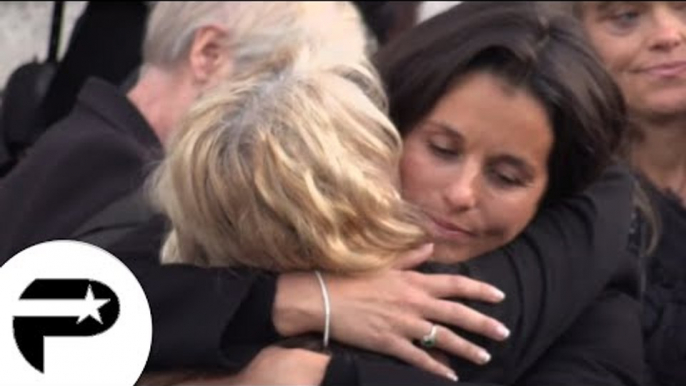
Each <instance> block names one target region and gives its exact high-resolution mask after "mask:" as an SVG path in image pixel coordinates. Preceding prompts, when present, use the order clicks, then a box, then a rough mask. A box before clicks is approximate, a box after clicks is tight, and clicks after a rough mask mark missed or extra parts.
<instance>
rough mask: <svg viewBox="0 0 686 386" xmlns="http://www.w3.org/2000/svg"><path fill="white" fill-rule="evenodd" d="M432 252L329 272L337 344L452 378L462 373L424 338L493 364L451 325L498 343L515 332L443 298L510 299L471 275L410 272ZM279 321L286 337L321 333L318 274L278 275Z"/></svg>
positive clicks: (454, 352)
mask: <svg viewBox="0 0 686 386" xmlns="http://www.w3.org/2000/svg"><path fill="white" fill-rule="evenodd" d="M432 251H433V249H432V248H431V246H425V247H422V248H419V249H417V250H414V251H411V252H408V253H407V254H405V255H404V256H403V257H402V258H401V259H400V260H399V261H398V263H397V264H396V266H395V267H394V268H391V269H385V270H381V271H378V272H374V273H370V274H365V275H359V276H354V277H343V276H337V275H332V274H326V275H325V280H326V284H327V287H328V290H329V294H330V298H331V308H332V316H331V317H332V319H331V334H332V337H333V339H335V340H337V341H339V342H342V343H346V344H349V345H352V346H356V347H359V348H363V349H367V350H370V351H374V352H378V353H382V354H387V355H390V356H393V357H396V358H399V359H401V360H404V361H406V362H408V363H410V364H412V365H414V366H417V367H419V368H422V369H424V370H427V371H430V372H433V373H436V374H439V375H442V376H446V377H448V378H453V379H454V378H455V374H454V372H453V371H452V370H451V369H450V368H449V367H448V366H446V365H445V364H443V363H441V361H439V360H437V359H435V358H434V357H432V356H431V355H430V354H429V353H428V352H427V351H426V350H425V349H423V348H422V347H419V346H417V345H415V344H414V342H416V341H419V340H421V339H422V338H423V337H425V338H427V339H426V340H424V343H425V348H436V349H439V350H442V351H444V352H446V353H448V354H452V355H455V356H458V357H462V358H465V359H467V360H470V361H472V362H474V363H477V364H485V363H487V362H488V360H489V359H490V356H489V354H488V353H487V352H486V351H485V350H484V349H483V348H481V347H478V346H476V345H475V344H473V343H471V342H469V341H467V340H465V339H464V338H462V337H460V336H459V335H457V334H456V333H454V332H453V331H452V330H450V329H449V328H446V327H444V325H449V326H454V327H458V328H462V329H464V330H467V331H471V332H474V333H477V334H480V335H484V336H487V337H489V338H492V339H495V340H503V339H505V338H506V337H507V335H508V334H509V332H508V330H507V329H506V328H505V326H503V325H502V324H501V323H500V322H498V321H497V320H495V319H493V318H490V317H488V316H486V315H483V314H481V313H479V312H477V311H475V310H473V309H471V308H469V307H466V306H464V305H463V304H460V303H457V302H454V301H449V300H444V299H446V298H461V299H470V300H478V301H486V302H491V303H497V302H499V301H501V300H502V299H503V298H504V295H503V294H502V293H501V292H500V291H499V290H497V289H496V288H495V287H493V286H491V285H488V284H485V283H482V282H479V281H475V280H472V279H469V278H467V277H464V276H460V275H444V274H423V273H420V272H416V271H412V270H410V268H413V267H416V266H417V265H419V264H421V263H423V262H424V261H426V260H427V259H428V258H429V257H430V256H431V254H432ZM313 299H316V300H315V301H312V300H313ZM434 323H435V324H434ZM274 324H275V326H276V328H277V330H278V331H279V333H281V334H282V335H284V336H292V335H298V334H301V333H304V332H311V331H322V328H323V324H324V315H323V305H322V301H321V293H320V289H319V286H318V284H317V282H316V279H315V277H314V275H313V274H311V273H302V274H301V273H297V274H287V275H282V276H281V277H280V278H279V282H278V290H277V296H276V301H275V305H274ZM434 326H435V327H434ZM432 343H433V345H432ZM432 346H433V347H432Z"/></svg>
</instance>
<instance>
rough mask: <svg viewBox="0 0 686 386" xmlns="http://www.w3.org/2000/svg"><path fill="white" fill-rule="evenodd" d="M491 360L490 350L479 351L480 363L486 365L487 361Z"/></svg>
mask: <svg viewBox="0 0 686 386" xmlns="http://www.w3.org/2000/svg"><path fill="white" fill-rule="evenodd" d="M490 361H491V354H489V353H488V352H486V351H485V350H484V351H479V363H481V364H482V365H485V364H486V363H488V362H490Z"/></svg>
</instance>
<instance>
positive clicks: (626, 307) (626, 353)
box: [516, 289, 644, 386]
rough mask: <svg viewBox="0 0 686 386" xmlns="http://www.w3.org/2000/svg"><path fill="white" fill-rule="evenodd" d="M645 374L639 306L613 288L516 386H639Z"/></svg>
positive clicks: (595, 303)
mask: <svg viewBox="0 0 686 386" xmlns="http://www.w3.org/2000/svg"><path fill="white" fill-rule="evenodd" d="M643 373H644V361H643V342H642V339H641V319H640V304H639V302H638V300H637V299H635V298H633V297H631V296H629V295H628V294H626V293H625V292H621V291H617V290H615V289H609V290H607V291H604V292H603V293H602V294H601V296H600V297H599V298H598V300H597V301H595V302H593V304H592V305H591V306H589V307H588V308H587V309H586V310H584V312H583V314H582V315H581V316H580V317H579V319H577V320H576V322H575V323H574V325H573V326H572V327H571V328H570V329H569V330H567V331H566V332H565V333H564V335H562V337H561V338H560V339H558V340H557V341H556V342H555V344H553V346H552V347H551V348H550V349H548V350H547V351H546V352H545V354H544V355H543V356H542V357H541V359H540V360H539V361H538V362H536V364H535V365H534V366H533V367H532V368H530V369H529V370H528V371H527V372H526V374H524V376H523V377H522V378H520V379H519V380H517V382H516V383H517V384H522V385H530V386H538V385H540V386H547V385H558V386H566V385H569V386H576V385H594V386H624V385H631V386H638V385H641V384H643V382H642V381H641V380H642V377H643Z"/></svg>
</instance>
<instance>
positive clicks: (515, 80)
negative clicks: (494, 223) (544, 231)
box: [375, 2, 626, 203]
mask: <svg viewBox="0 0 686 386" xmlns="http://www.w3.org/2000/svg"><path fill="white" fill-rule="evenodd" d="M577 23H578V22H577V21H576V20H574V19H573V18H572V17H569V16H566V15H559V14H552V13H547V12H544V10H542V9H539V8H538V7H537V6H536V5H535V4H534V3H531V2H463V3H461V4H458V5H457V6H455V7H453V8H452V9H450V10H449V11H447V12H445V13H443V14H440V15H438V16H436V17H434V18H432V19H430V20H428V21H426V22H425V23H422V24H420V25H418V26H417V27H415V29H414V30H412V31H410V32H409V33H407V34H405V35H403V36H401V37H400V38H398V39H397V40H395V41H393V42H391V43H390V44H389V45H388V46H386V47H384V48H383V49H382V50H381V51H379V52H378V54H377V56H376V58H375V62H376V65H377V66H378V68H379V71H380V73H381V76H382V78H383V80H384V82H385V85H386V90H387V92H388V95H389V100H390V113H391V118H392V119H393V121H394V123H395V124H396V125H397V126H398V129H399V130H400V132H401V134H402V135H405V134H407V133H408V132H409V131H410V130H412V129H413V128H414V127H415V126H416V125H417V124H418V123H419V122H420V121H421V120H423V119H424V118H425V117H426V116H427V115H428V114H429V113H430V112H431V110H432V109H433V108H434V106H435V105H436V103H437V102H438V101H439V99H440V98H441V97H442V96H443V95H444V94H445V93H446V92H448V91H449V90H450V89H451V88H452V87H454V86H455V84H456V83H457V82H458V81H459V80H460V79H461V78H462V77H464V76H465V75H466V74H468V73H470V72H474V71H488V72H489V73H491V74H494V75H496V76H498V77H500V78H501V79H503V80H505V81H507V82H508V83H510V84H511V85H513V86H515V87H524V88H526V89H527V90H528V91H529V92H531V94H532V95H534V96H535V97H536V98H537V99H538V100H539V101H540V102H541V103H542V104H543V105H544V106H545V109H546V111H547V113H548V116H549V119H550V121H551V123H552V125H553V131H554V138H555V140H554V145H553V149H552V152H551V155H550V159H549V161H548V167H549V175H550V176H549V186H548V190H547V192H546V195H545V197H544V203H545V202H550V201H553V200H556V199H558V198H561V197H564V196H567V195H569V194H572V193H576V192H579V191H580V190H582V189H584V188H585V187H586V186H588V184H590V183H591V182H592V181H594V180H595V179H596V178H598V177H599V175H600V173H601V172H602V170H603V169H604V168H605V167H606V166H607V165H608V164H609V163H610V162H611V160H612V157H613V153H614V152H615V150H616V148H617V146H618V145H619V143H620V140H621V137H622V134H623V133H624V129H625V126H626V124H625V116H626V114H625V106H624V101H623V99H622V96H621V93H620V91H619V89H618V88H617V86H616V85H615V83H614V81H613V80H612V78H611V77H610V75H609V74H607V73H606V72H605V70H604V68H603V66H602V64H601V63H600V61H599V60H598V59H597V58H596V56H595V54H594V52H593V50H592V49H591V47H590V46H588V44H587V43H586V39H585V38H584V35H583V32H582V30H581V28H580V26H579V25H578V24H577ZM522 113H525V112H522ZM503 129H506V128H503Z"/></svg>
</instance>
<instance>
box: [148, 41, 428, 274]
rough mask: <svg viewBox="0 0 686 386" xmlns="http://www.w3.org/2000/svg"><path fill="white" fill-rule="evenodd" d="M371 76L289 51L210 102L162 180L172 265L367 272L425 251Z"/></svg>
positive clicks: (190, 123) (159, 187)
mask: <svg viewBox="0 0 686 386" xmlns="http://www.w3.org/2000/svg"><path fill="white" fill-rule="evenodd" d="M383 108H384V98H383V93H382V90H381V87H380V84H379V81H378V79H377V77H376V74H375V73H374V72H373V71H372V70H371V66H369V65H368V64H366V63H365V62H360V63H359V64H355V63H352V64H343V63H334V61H333V60H330V57H329V56H327V55H318V54H316V53H313V51H312V50H311V49H304V50H298V51H297V52H288V53H284V54H283V55H280V56H275V57H274V59H273V60H272V61H271V62H269V63H266V64H264V65H262V66H261V67H260V68H257V69H255V70H254V71H253V72H252V73H251V74H249V75H246V76H244V77H242V78H237V79H233V80H232V81H231V82H229V83H227V84H224V85H223V86H222V87H220V88H218V89H216V90H214V91H213V92H212V93H210V94H207V95H205V96H204V97H203V98H202V99H201V100H200V101H198V103H196V105H195V106H194V107H193V108H192V110H191V112H190V114H189V115H188V116H187V117H186V119H185V121H184V122H183V124H182V127H181V128H180V130H179V132H178V135H177V136H176V138H174V139H173V141H172V144H171V146H170V148H169V152H168V156H167V157H166V159H165V161H164V162H163V164H162V165H161V167H160V168H159V169H158V171H157V174H156V176H155V179H154V185H153V187H154V193H155V196H156V198H157V202H158V204H159V206H160V207H161V208H162V210H163V212H165V213H166V214H167V215H168V216H169V218H170V219H171V222H172V224H173V230H172V232H171V234H170V235H169V237H168V239H167V240H166V243H165V246H164V248H163V261H166V262H190V263H194V264H198V265H219V266H237V265H240V266H248V267H256V268H261V269H268V270H273V271H280V272H282V271H292V270H309V269H325V270H330V271H337V272H347V273H349V272H360V271H366V270H370V269H374V268H378V267H381V266H384V265H386V264H388V263H389V262H391V261H392V260H393V258H394V257H395V256H397V254H398V253H400V252H403V251H406V250H408V249H411V248H414V247H416V246H418V245H419V244H420V243H422V242H423V241H424V238H425V234H424V232H423V231H422V229H421V228H420V227H419V226H418V224H419V218H418V215H417V213H416V212H415V211H414V210H413V209H412V208H410V207H409V206H408V205H407V204H406V203H405V202H404V201H402V199H401V198H400V195H399V193H398V191H397V189H396V182H397V180H396V177H395V176H396V175H397V170H398V162H399V156H400V153H401V146H402V142H401V139H400V137H399V135H398V133H397V131H396V130H395V128H394V127H393V125H392V124H391V122H390V121H389V120H388V118H387V117H386V115H385V114H384V111H383Z"/></svg>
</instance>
